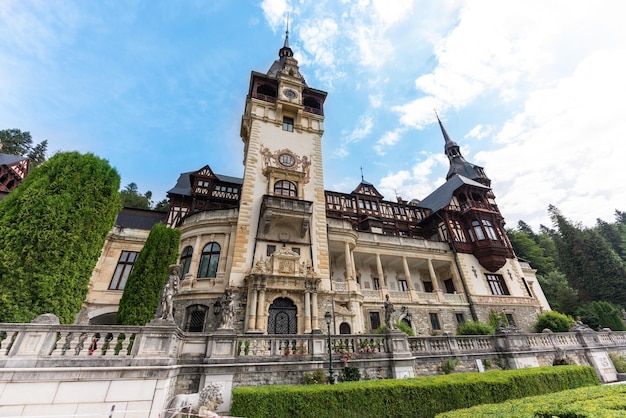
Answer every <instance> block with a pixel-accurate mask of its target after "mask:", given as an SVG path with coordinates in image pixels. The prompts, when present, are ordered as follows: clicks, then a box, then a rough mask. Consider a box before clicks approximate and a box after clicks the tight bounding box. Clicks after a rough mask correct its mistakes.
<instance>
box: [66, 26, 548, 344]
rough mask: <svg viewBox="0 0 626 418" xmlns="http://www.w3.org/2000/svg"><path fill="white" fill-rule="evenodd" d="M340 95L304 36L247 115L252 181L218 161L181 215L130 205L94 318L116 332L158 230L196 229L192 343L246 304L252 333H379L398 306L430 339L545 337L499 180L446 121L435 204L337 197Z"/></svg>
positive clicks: (254, 84) (88, 316)
mask: <svg viewBox="0 0 626 418" xmlns="http://www.w3.org/2000/svg"><path fill="white" fill-rule="evenodd" d="M326 96H327V93H326V92H324V91H321V90H317V89H315V88H312V87H310V86H308V85H307V83H306V82H305V79H304V78H303V76H302V75H301V73H300V70H299V67H298V62H297V60H296V59H295V58H294V57H293V51H292V49H291V48H290V46H289V33H288V32H287V34H286V37H285V42H284V45H283V47H282V48H280V50H279V52H278V59H277V60H276V61H274V63H273V64H272V65H271V67H270V69H269V70H268V71H267V72H266V73H259V72H255V71H253V72H252V73H251V76H250V84H249V89H248V94H247V96H246V99H245V110H244V114H243V116H242V119H241V138H242V140H243V143H244V155H243V157H244V159H243V161H244V174H243V178H238V177H231V176H227V175H222V174H218V173H215V172H214V171H213V170H212V169H211V167H210V165H206V166H204V167H200V168H196V169H195V170H194V171H190V172H185V173H182V174H181V175H180V177H179V178H178V180H177V182H176V184H175V185H174V187H173V188H172V189H170V190H169V191H168V198H169V200H170V208H169V212H168V213H167V214H166V215H165V214H158V213H154V212H148V211H140V210H130V209H125V210H123V211H122V212H121V213H120V215H119V216H118V221H117V225H116V226H115V227H114V228H113V229H112V230H111V232H110V234H109V235H108V237H107V241H106V244H105V246H104V248H103V251H102V255H101V257H100V260H99V261H98V264H97V266H96V268H95V270H94V273H93V276H92V278H91V283H90V291H89V294H88V296H87V298H86V301H85V303H84V308H83V310H82V311H81V313H80V314H79V316H78V319H77V322H79V323H92V324H111V323H113V321H114V317H115V312H116V310H117V304H118V302H119V299H120V297H121V294H122V291H123V288H124V284H125V281H126V278H127V277H128V274H129V273H130V271H131V269H132V266H133V263H134V261H135V259H136V257H137V255H138V253H139V251H140V250H141V248H142V246H143V243H144V242H145V239H146V237H147V235H148V233H149V229H150V227H151V226H152V225H153V224H154V223H156V222H160V221H163V222H165V223H166V224H167V225H168V226H170V227H173V228H179V229H180V231H181V243H180V259H179V263H180V265H181V266H182V277H181V281H180V288H179V291H178V294H177V295H176V296H175V298H174V307H175V308H174V318H175V321H176V323H177V325H178V326H179V327H180V328H181V329H182V330H183V331H186V332H200V333H210V332H212V331H214V330H216V329H217V327H218V326H219V319H218V317H217V315H216V313H217V311H218V309H219V300H220V298H221V297H222V295H223V294H224V292H225V291H227V289H228V290H229V291H231V292H232V295H233V298H234V305H235V307H236V309H235V321H234V328H235V331H236V332H237V333H246V334H300V335H301V334H311V333H313V334H315V333H317V332H320V329H325V325H326V324H325V323H324V321H323V318H324V314H325V313H326V312H330V313H331V315H332V318H333V322H332V330H331V332H332V333H335V334H359V333H369V332H372V331H373V330H375V329H377V328H379V327H380V326H381V325H382V324H383V317H384V312H385V311H384V301H385V299H386V297H387V296H388V297H389V301H390V302H391V303H392V304H393V307H394V309H395V312H394V319H395V320H397V321H402V322H403V323H404V324H406V325H407V326H409V327H410V328H412V329H413V331H414V332H415V334H416V335H424V336H428V335H441V334H454V333H455V332H456V329H457V326H458V325H459V324H461V323H463V322H464V321H468V320H475V321H476V320H480V321H483V322H484V321H487V320H488V318H489V315H490V313H491V312H492V311H495V312H497V313H498V314H500V315H502V316H503V317H504V318H506V320H507V321H508V322H509V324H511V325H514V326H516V327H518V328H520V329H521V330H523V331H530V329H531V325H532V323H533V322H534V320H535V318H536V316H537V315H538V314H539V313H540V312H541V311H543V310H549V309H550V307H549V305H548V302H547V301H546V299H545V296H544V295H543V292H542V290H541V288H540V286H539V284H538V282H537V279H536V277H535V274H534V270H533V269H532V268H531V266H529V265H528V263H526V262H524V261H523V260H519V259H518V258H517V257H516V256H515V254H514V252H513V249H512V247H511V243H510V242H509V240H508V239H507V236H506V233H505V230H504V218H503V216H502V214H501V213H500V210H499V208H498V206H497V205H496V201H495V196H494V194H493V191H492V189H491V187H490V184H491V180H490V179H489V178H488V177H487V175H486V174H485V171H484V170H483V168H482V167H478V166H476V165H474V164H472V163H470V162H468V161H466V160H465V158H464V157H463V155H462V154H461V151H460V147H459V145H458V144H457V143H456V142H454V141H453V140H452V139H451V138H450V136H449V135H448V133H447V132H446V130H445V128H444V126H443V124H442V122H441V120H439V125H440V127H441V132H442V135H443V145H444V151H445V154H446V156H447V157H448V159H449V161H450V168H449V171H448V173H447V176H446V182H445V183H444V184H443V185H441V186H440V187H439V188H438V189H436V190H435V191H433V192H432V193H431V194H430V195H429V196H427V197H425V198H424V199H423V200H421V201H418V200H412V201H405V200H403V199H401V198H396V201H390V200H385V198H384V196H382V195H381V194H380V193H379V192H378V191H377V190H376V188H375V187H374V185H373V184H371V183H369V182H367V181H365V180H364V179H362V181H361V183H360V184H358V185H356V187H355V189H354V190H353V191H352V192H351V193H340V192H335V191H329V190H325V189H324V177H323V174H324V173H323V169H322V135H323V132H324V101H325V99H326Z"/></svg>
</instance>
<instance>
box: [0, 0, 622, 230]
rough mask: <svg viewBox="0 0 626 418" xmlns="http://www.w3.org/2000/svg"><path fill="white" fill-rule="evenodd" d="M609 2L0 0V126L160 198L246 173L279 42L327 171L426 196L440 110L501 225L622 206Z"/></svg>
mask: <svg viewBox="0 0 626 418" xmlns="http://www.w3.org/2000/svg"><path fill="white" fill-rule="evenodd" d="M625 10H626V6H625V5H623V3H622V2H621V1H618V0H615V1H598V2H582V1H581V2H573V1H551V0H543V1H510V2H502V1H495V0H494V1H486V0H485V1H456V0H442V1H436V2H435V1H417V0H416V1H410V0H396V1H392V0H361V1H347V0H315V1H311V0H300V1H287V0H264V1H243V0H242V1H227V0H213V1H200V0H178V1H175V2H174V1H157V0H150V1H148V0H145V1H142V0H138V1H121V0H111V1H80V0H75V1H70V0H64V1H60V0H48V1H29V0H0V62H1V63H2V64H1V65H0V129H9V128H17V129H21V130H25V131H30V132H31V134H32V135H33V138H34V139H35V140H36V141H41V140H44V139H47V140H48V142H49V148H48V149H49V155H52V154H53V153H55V152H57V151H69V150H78V151H81V152H92V153H94V154H96V155H98V156H100V157H103V158H105V159H107V160H109V162H110V163H111V164H112V165H113V166H114V167H116V168H117V170H118V171H119V172H120V174H121V176H122V186H124V185H126V184H128V183H130V182H135V183H137V185H138V187H139V190H140V191H142V192H145V191H147V190H151V191H152V192H153V197H154V200H155V201H156V200H160V199H162V198H164V197H165V192H166V191H167V190H168V189H169V188H171V187H172V186H173V185H174V184H175V182H176V179H177V177H178V175H179V173H181V172H186V171H192V170H196V169H199V168H201V167H202V166H204V165H205V164H208V165H210V166H211V168H212V169H213V170H214V171H216V172H218V173H220V174H226V175H231V176H242V175H243V166H242V159H243V145H242V142H241V139H240V137H239V127H240V121H241V114H242V112H243V109H244V100H245V96H246V94H247V88H248V82H249V76H250V71H252V70H254V71H260V72H265V71H267V70H268V69H269V67H270V65H271V64H272V62H273V61H274V59H275V58H276V57H277V54H278V49H279V48H280V47H281V46H282V43H283V39H284V30H285V18H286V14H287V12H289V13H290V16H291V25H290V44H291V47H292V49H293V50H294V52H295V54H296V58H297V59H298V60H299V62H300V69H301V72H302V74H303V75H304V76H305V78H306V81H307V84H308V85H309V86H311V87H314V88H318V89H320V90H324V91H327V92H328V99H327V101H326V105H325V116H326V120H325V134H324V139H323V147H324V170H325V173H324V181H325V187H326V188H327V189H329V190H336V191H342V192H350V191H352V190H353V189H354V188H355V187H356V185H357V184H358V183H359V182H360V179H361V167H362V168H363V175H364V177H365V179H366V180H367V181H369V182H371V183H373V184H374V185H375V186H376V187H377V188H378V190H379V191H380V192H381V193H382V194H383V195H385V197H386V198H387V199H390V200H393V199H394V198H395V196H396V194H397V195H400V196H402V197H403V198H404V199H407V200H410V199H414V198H417V199H423V198H424V197H426V196H427V195H428V194H429V193H430V192H432V191H433V190H434V189H435V188H436V187H438V186H439V185H441V184H442V183H443V181H444V177H445V175H446V173H447V168H448V162H447V159H446V158H445V156H444V154H443V140H442V137H441V133H440V132H439V128H438V126H437V125H436V124H435V123H434V122H435V116H434V111H433V109H437V111H438V113H439V115H440V117H441V118H442V120H443V121H444V124H445V125H446V128H447V131H448V133H449V134H450V135H451V136H452V138H453V139H454V140H455V141H456V142H457V143H458V144H459V145H461V149H462V152H463V154H464V156H465V157H466V159H467V160H469V161H471V162H474V163H476V164H479V165H482V166H484V167H485V171H486V173H487V175H488V176H489V177H490V178H491V179H492V186H493V188H494V192H495V194H496V198H497V201H498V203H499V206H500V209H501V211H502V212H503V214H504V216H505V218H506V220H507V225H508V226H510V227H513V226H515V225H516V224H517V221H518V220H520V219H522V220H524V221H526V222H528V223H529V224H531V225H532V226H533V227H535V228H536V227H538V226H539V225H540V224H545V225H550V221H549V218H548V215H547V207H548V205H549V204H553V205H555V206H557V207H558V208H560V209H561V211H562V212H563V213H564V214H565V216H567V217H569V218H571V219H573V220H575V221H580V222H582V223H584V224H586V225H589V226H591V225H593V224H594V223H595V219H596V218H602V219H605V220H608V221H612V220H613V212H614V210H615V209H619V210H626V193H624V186H623V183H624V180H623V177H624V176H623V170H624V157H623V156H624V155H626V141H624V139H625V138H626V116H625V109H626V106H625V105H624V97H625V96H626V81H625V78H624V74H626V25H623V22H622V16H623V12H624V11H625Z"/></svg>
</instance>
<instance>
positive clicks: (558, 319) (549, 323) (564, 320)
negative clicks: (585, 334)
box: [533, 311, 574, 332]
mask: <svg viewBox="0 0 626 418" xmlns="http://www.w3.org/2000/svg"><path fill="white" fill-rule="evenodd" d="M573 322H574V320H573V319H572V317H571V316H568V315H565V314H562V313H560V312H556V311H549V312H544V313H542V314H540V315H539V316H538V317H537V321H536V322H535V323H534V324H533V328H534V329H535V332H542V331H543V330H544V329H546V328H547V329H549V330H552V331H553V332H568V331H569V330H570V328H571V326H572V323H573Z"/></svg>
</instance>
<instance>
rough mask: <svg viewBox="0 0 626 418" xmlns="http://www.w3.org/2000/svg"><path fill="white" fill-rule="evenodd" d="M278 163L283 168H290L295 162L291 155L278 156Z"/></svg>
mask: <svg viewBox="0 0 626 418" xmlns="http://www.w3.org/2000/svg"><path fill="white" fill-rule="evenodd" d="M278 161H279V162H280V163H281V164H282V165H284V166H285V167H291V166H292V165H294V164H295V162H296V160H295V159H294V158H293V156H292V155H291V154H280V155H279V156H278Z"/></svg>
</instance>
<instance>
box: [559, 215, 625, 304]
mask: <svg viewBox="0 0 626 418" xmlns="http://www.w3.org/2000/svg"><path fill="white" fill-rule="evenodd" d="M550 214H551V217H552V220H553V222H554V225H555V227H556V228H557V229H558V234H557V235H556V236H555V241H556V246H557V249H558V252H559V264H560V265H559V268H560V270H561V271H563V272H564V273H565V275H566V276H567V278H568V279H569V281H570V283H571V285H572V287H574V288H575V289H577V290H578V294H579V296H580V299H581V300H582V301H594V300H604V301H609V302H612V303H615V304H617V305H620V306H626V288H625V287H624V283H625V281H626V266H625V265H624V262H623V261H622V259H621V258H620V257H619V256H618V255H617V254H616V253H615V251H613V249H612V248H611V246H610V245H609V244H608V243H607V241H606V240H605V239H604V238H602V236H601V235H600V234H599V233H598V232H597V231H596V230H593V229H585V228H582V227H581V226H576V225H573V224H572V223H571V222H569V221H568V220H567V219H565V218H564V217H563V215H561V213H560V212H559V211H558V209H556V208H554V207H552V206H551V207H550Z"/></svg>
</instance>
